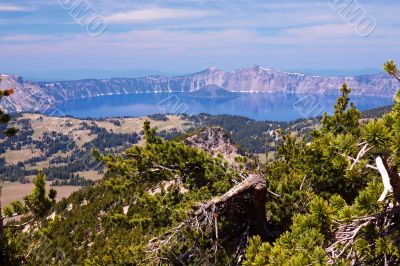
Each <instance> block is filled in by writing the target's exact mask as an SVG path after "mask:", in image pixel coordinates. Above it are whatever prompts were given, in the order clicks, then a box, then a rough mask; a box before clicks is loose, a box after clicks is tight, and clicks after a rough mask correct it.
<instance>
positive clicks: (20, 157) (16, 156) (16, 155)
mask: <svg viewBox="0 0 400 266" xmlns="http://www.w3.org/2000/svg"><path fill="white" fill-rule="evenodd" d="M38 156H42V153H41V152H40V150H37V149H22V150H19V151H7V152H6V153H4V154H2V155H1V156H0V157H2V158H4V159H5V160H6V163H7V164H8V165H11V164H14V165H15V164H17V163H19V162H24V161H26V160H29V159H32V158H34V157H38Z"/></svg>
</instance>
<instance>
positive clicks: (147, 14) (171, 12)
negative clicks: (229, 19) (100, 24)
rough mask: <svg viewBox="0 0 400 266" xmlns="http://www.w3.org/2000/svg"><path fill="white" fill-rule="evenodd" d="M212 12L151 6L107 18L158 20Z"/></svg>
mask: <svg viewBox="0 0 400 266" xmlns="http://www.w3.org/2000/svg"><path fill="white" fill-rule="evenodd" d="M211 14H212V13H211V12H207V11H204V10H193V9H173V8H149V9H141V10H131V11H127V12H120V13H115V14H112V15H109V16H107V17H106V20H108V21H109V22H111V23H112V22H114V23H125V22H143V21H158V20H167V19H184V18H186V19H187V18H198V17H206V16H209V15H211Z"/></svg>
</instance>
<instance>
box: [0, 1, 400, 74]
mask: <svg viewBox="0 0 400 266" xmlns="http://www.w3.org/2000/svg"><path fill="white" fill-rule="evenodd" d="M339 2H340V3H342V2H346V1H326V0H324V1H320V0H315V1H304V0H303V1H288V0H286V1H277V0H274V1H268V2H265V1H259V0H249V1H242V0H238V1H226V0H221V1H210V0H191V1H184V2H182V1H176V0H166V1H127V0H123V1H118V2H115V1H109V0H99V1H93V0H79V1H78V0H68V1H67V0H59V1H54V2H53V1H43V0H35V1H29V2H28V1H24V0H14V1H2V3H1V4H0V16H1V18H0V49H1V50H2V66H1V69H0V72H3V73H15V74H19V73H21V74H24V73H27V74H28V76H32V77H34V78H35V76H36V78H46V77H39V74H40V73H51V72H57V71H59V72H60V71H64V72H65V71H66V70H71V69H72V70H82V69H84V70H85V69H86V70H96V69H97V70H99V71H100V69H103V70H105V71H110V70H115V69H116V70H118V71H127V70H134V69H140V70H151V71H157V72H163V73H171V74H187V73H193V72H196V71H199V70H202V69H206V68H207V67H209V66H217V67H219V68H221V69H224V70H231V69H238V68H242V67H247V66H251V65H254V64H257V65H261V66H265V67H269V68H274V69H279V70H302V69H303V70H304V69H311V70H326V69H328V70H329V69H338V70H347V71H349V70H357V69H368V68H372V69H381V67H382V65H383V63H384V62H385V61H386V60H388V59H394V60H400V58H399V54H400V53H399V52H400V48H399V47H397V46H395V45H392V44H394V43H398V42H399V41H400V33H399V31H398V25H399V24H400V18H399V17H398V14H397V10H398V8H399V7H400V3H398V2H396V3H393V1H388V0H385V1H377V0H375V1H374V0H367V1H362V2H360V3H358V2H356V1H351V0H348V1H347V2H349V3H352V5H350V6H349V7H348V9H343V8H341V6H340V5H339V4H338V3H339ZM74 4H76V5H77V6H78V7H74ZM93 18H94V19H97V20H96V21H95V22H96V23H97V24H96V23H92V22H93V21H94V20H92V19H93ZM102 23H103V24H102ZM34 72H35V73H37V75H31V74H30V73H34ZM24 75H25V74H24Z"/></svg>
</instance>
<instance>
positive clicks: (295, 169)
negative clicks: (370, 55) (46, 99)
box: [0, 61, 400, 266]
mask: <svg viewBox="0 0 400 266" xmlns="http://www.w3.org/2000/svg"><path fill="white" fill-rule="evenodd" d="M385 70H386V72H388V73H389V74H391V75H392V76H393V78H395V79H398V80H400V77H399V70H398V68H397V66H396V64H395V63H394V62H393V61H389V62H387V63H386V64H385ZM340 92H341V95H340V97H339V98H338V100H337V103H336V106H335V112H334V113H333V114H332V115H328V114H324V116H323V117H322V118H321V122H320V126H319V127H310V128H309V129H308V131H309V134H293V133H292V132H290V131H284V130H278V129H276V130H275V131H274V134H275V135H274V138H275V140H276V156H275V159H274V160H273V161H269V162H266V163H265V164H262V163H260V162H259V161H258V159H257V157H247V156H246V153H240V152H239V151H238V150H237V149H235V148H229V147H230V146H229V145H232V143H233V140H234V139H235V138H233V140H232V139H231V137H230V135H229V134H224V133H221V132H223V129H221V128H219V127H210V126H211V125H208V126H207V128H206V129H201V130H198V131H197V132H194V133H192V134H189V135H186V136H182V137H180V138H174V139H173V140H165V139H163V138H161V137H160V134H158V133H157V130H156V128H153V127H152V126H151V124H150V122H149V121H146V122H145V123H144V125H143V138H144V141H145V143H144V145H141V146H137V145H136V146H132V147H130V148H127V149H126V150H125V151H124V152H121V153H115V152H112V153H109V152H108V150H107V149H101V142H99V146H100V147H99V148H98V149H93V156H94V157H95V158H96V160H97V161H99V162H102V164H103V165H104V166H105V176H104V179H103V180H101V181H99V182H97V183H95V184H94V185H91V186H88V187H85V188H84V189H82V190H81V191H78V192H75V193H74V194H72V195H71V196H70V197H68V198H67V199H63V200H61V201H60V202H58V203H56V202H55V201H54V198H55V195H54V191H53V190H50V191H46V189H45V187H44V181H45V178H46V177H45V175H44V174H43V173H38V176H37V177H36V179H35V182H34V183H35V189H34V191H33V192H32V194H31V195H28V196H27V197H26V198H25V199H24V202H23V203H22V202H13V203H12V204H11V205H10V206H6V207H4V208H3V214H4V215H5V216H14V215H17V214H22V215H23V218H22V220H21V221H18V222H17V221H15V222H10V223H8V224H6V223H3V222H4V219H3V218H2V217H0V218H1V228H0V229H1V230H0V231H1V242H0V244H1V245H0V248H1V250H2V260H3V261H2V263H3V264H4V265H13V264H16V265H18V264H21V263H24V264H27V265H51V264H63V265H248V266H250V265H329V264H331V265H399V264H400V254H399V248H400V242H399V237H400V230H399V227H400V222H399V221H400V209H399V206H398V200H399V199H400V176H399V173H398V172H399V169H398V168H399V163H400V149H399V148H400V92H399V93H398V94H397V96H396V97H395V99H394V106H393V107H392V109H391V110H390V112H389V113H385V114H383V116H382V117H379V118H376V119H362V114H361V112H359V111H358V110H357V108H356V106H354V104H353V103H351V101H350V98H349V95H350V93H351V88H349V87H348V86H347V85H346V84H344V85H343V86H342V87H341V89H340ZM207 119H209V118H207ZM228 133H230V132H228ZM200 134H203V135H202V136H201V137H198V138H196V139H195V141H194V140H193V137H195V136H197V135H200ZM236 137H238V136H236ZM188 138H192V139H191V141H189V140H188ZM202 139H203V140H204V143H203V144H202V143H199V142H200V141H201V140H202ZM193 143H197V145H194V144H193ZM215 151H220V154H215ZM228 153H229V154H230V155H232V154H234V155H235V158H234V160H229V159H228V156H227V154H228Z"/></svg>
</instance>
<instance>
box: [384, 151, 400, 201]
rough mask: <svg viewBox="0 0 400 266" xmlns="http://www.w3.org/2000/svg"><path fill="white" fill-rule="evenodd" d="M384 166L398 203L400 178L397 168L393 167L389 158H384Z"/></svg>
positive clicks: (399, 198)
mask: <svg viewBox="0 0 400 266" xmlns="http://www.w3.org/2000/svg"><path fill="white" fill-rule="evenodd" d="M382 161H383V165H384V166H385V169H386V171H387V173H388V174H389V179H390V184H391V185H392V187H393V196H394V199H395V201H396V202H399V200H400V176H399V173H398V171H397V167H395V166H392V165H391V163H390V159H389V158H388V157H387V156H382Z"/></svg>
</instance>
